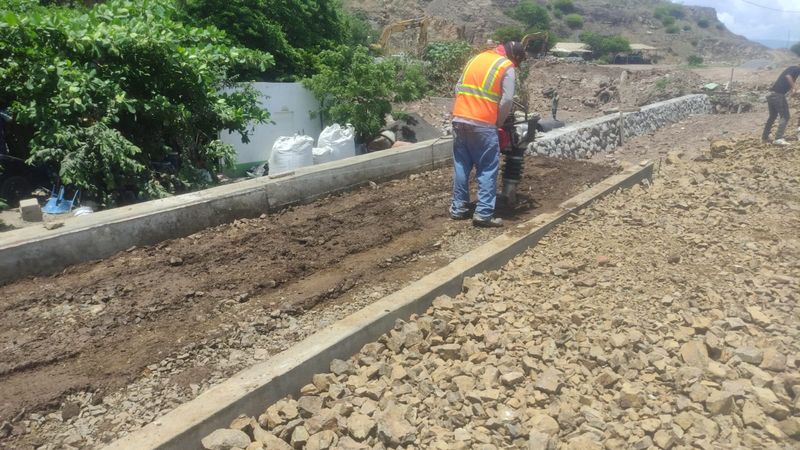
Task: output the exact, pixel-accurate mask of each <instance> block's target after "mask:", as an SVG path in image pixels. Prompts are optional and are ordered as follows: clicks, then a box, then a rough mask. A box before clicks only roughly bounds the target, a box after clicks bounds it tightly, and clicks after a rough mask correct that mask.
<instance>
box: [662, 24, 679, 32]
mask: <svg viewBox="0 0 800 450" xmlns="http://www.w3.org/2000/svg"><path fill="white" fill-rule="evenodd" d="M664 31H666V32H667V34H678V33H680V32H681V29H680V28H679V27H678V26H677V25H670V26H668V27H667V28H665V29H664Z"/></svg>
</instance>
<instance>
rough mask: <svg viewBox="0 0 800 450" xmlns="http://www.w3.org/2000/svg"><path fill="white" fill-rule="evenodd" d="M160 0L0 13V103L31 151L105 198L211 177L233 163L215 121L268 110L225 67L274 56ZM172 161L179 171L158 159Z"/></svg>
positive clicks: (244, 122) (28, 5) (34, 158)
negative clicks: (194, 21) (232, 40)
mask: <svg viewBox="0 0 800 450" xmlns="http://www.w3.org/2000/svg"><path fill="white" fill-rule="evenodd" d="M175 17H176V10H175V8H174V7H173V5H172V4H171V3H170V2H169V1H168V0H149V1H148V0H109V1H108V2H106V3H104V4H98V5H96V6H94V7H92V8H91V9H83V8H81V9H68V8H60V7H40V6H38V5H37V4H36V1H35V0H15V4H14V9H13V10H12V11H8V12H6V13H5V14H4V15H2V16H0V32H2V35H3V39H2V40H0V104H5V105H11V107H10V109H11V112H12V113H13V115H14V117H15V121H16V124H17V126H18V127H22V128H24V129H25V130H23V132H21V133H20V134H21V135H30V136H32V138H31V139H30V140H29V141H28V142H27V148H28V149H29V156H30V157H29V160H30V162H32V163H43V164H46V165H49V166H50V167H52V168H55V169H56V170H57V171H58V173H59V175H60V177H61V180H62V182H64V183H66V184H72V185H75V186H76V187H79V188H82V189H84V190H86V191H89V192H91V193H93V194H94V195H95V196H96V197H97V198H98V200H99V201H101V202H102V203H104V204H113V203H115V202H116V201H118V200H119V199H120V198H121V196H122V195H123V194H124V193H125V191H133V192H134V194H135V195H138V196H142V197H148V196H152V194H153V193H158V194H159V195H163V194H166V193H170V192H176V191H180V190H183V189H186V188H188V187H190V186H192V185H193V184H194V183H201V184H207V183H208V182H210V181H211V180H209V179H208V178H209V177H208V176H207V175H204V176H203V175H202V174H203V173H204V172H203V171H210V172H214V171H217V170H219V169H220V168H221V167H222V166H223V165H227V164H230V163H231V162H232V158H233V156H234V150H233V148H232V147H231V146H229V145H224V144H222V143H221V142H219V141H218V140H217V139H218V134H219V132H220V131H221V130H223V129H228V130H232V131H237V132H239V133H241V134H242V136H243V138H245V139H246V137H247V129H248V128H247V126H248V123H249V122H263V121H265V120H267V119H268V117H269V115H268V113H266V112H265V111H262V110H261V109H260V108H259V105H258V96H257V94H256V93H255V91H254V90H252V89H242V90H238V91H237V92H232V93H224V92H222V91H221V89H222V88H224V87H226V86H230V85H231V82H232V78H231V77H232V75H233V74H236V73H242V72H247V71H263V70H264V69H266V68H267V67H269V66H270V65H271V64H272V58H271V57H270V56H269V55H267V54H265V53H261V52H256V51H251V50H247V49H239V48H231V47H230V46H229V45H228V41H227V39H226V37H225V35H224V33H222V32H221V31H219V30H217V29H214V28H194V27H190V26H185V25H184V24H182V23H181V22H178V21H176V20H175ZM168 158H172V159H173V160H178V161H180V163H179V164H177V165H178V166H179V170H174V167H165V166H164V165H158V164H155V163H158V162H161V161H164V160H165V159H168Z"/></svg>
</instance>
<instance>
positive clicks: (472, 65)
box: [453, 50, 513, 124]
mask: <svg viewBox="0 0 800 450" xmlns="http://www.w3.org/2000/svg"><path fill="white" fill-rule="evenodd" d="M512 65H513V63H512V62H511V60H509V59H508V58H506V57H505V56H502V55H500V54H498V53H497V52H496V51H494V50H489V51H485V52H483V53H481V54H479V55H477V56H476V57H474V58H472V59H471V60H470V61H469V62H468V63H467V67H466V68H465V69H464V74H463V76H462V77H461V83H460V84H458V85H457V86H456V103H455V106H454V107H453V116H455V117H461V118H464V119H471V120H477V121H479V122H484V123H490V124H495V123H497V115H498V114H499V110H500V106H499V105H500V99H501V97H502V94H503V92H502V83H503V76H504V75H505V73H506V71H508V68H509V67H511V66H512Z"/></svg>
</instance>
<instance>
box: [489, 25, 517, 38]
mask: <svg viewBox="0 0 800 450" xmlns="http://www.w3.org/2000/svg"><path fill="white" fill-rule="evenodd" d="M523 36H525V32H524V31H523V30H522V28H520V27H517V26H514V25H506V26H503V27H500V28H498V29H497V30H496V31H495V32H494V34H493V35H492V39H494V40H495V41H496V42H508V41H520V40H522V37H523Z"/></svg>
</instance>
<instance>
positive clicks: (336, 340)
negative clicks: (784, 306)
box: [106, 163, 653, 450]
mask: <svg viewBox="0 0 800 450" xmlns="http://www.w3.org/2000/svg"><path fill="white" fill-rule="evenodd" d="M652 176H653V164H652V163H649V164H647V165H645V166H644V167H634V168H630V169H628V170H626V171H624V172H622V173H620V174H618V175H614V176H611V177H609V178H607V179H606V180H604V181H602V182H600V183H599V184H597V185H595V186H593V187H592V188H590V189H588V190H587V191H584V192H583V193H581V194H578V195H576V196H575V197H572V198H571V199H569V200H567V201H565V202H564V203H562V204H561V210H560V211H558V212H555V213H550V214H541V215H539V216H536V217H534V218H533V219H531V220H529V221H527V222H525V223H524V224H521V225H519V226H518V227H515V228H513V229H511V230H509V231H508V232H507V233H505V234H503V235H500V236H498V237H496V238H494V239H492V240H491V241H489V242H488V243H486V244H484V245H482V246H480V247H478V248H477V249H475V250H473V251H471V252H469V253H467V254H465V255H463V256H462V257H460V258H458V259H456V260H455V261H453V262H452V263H450V264H449V265H447V266H446V267H443V268H441V269H439V270H437V271H435V272H433V273H431V274H430V275H427V276H425V277H424V278H422V279H420V280H419V281H417V282H415V283H413V284H411V285H410V286H408V287H406V288H404V289H402V290H400V291H397V292H395V293H393V294H391V295H388V296H386V297H384V298H383V299H381V300H379V301H377V302H375V303H373V304H371V305H369V306H367V307H365V308H363V309H361V310H360V311H358V312H356V313H353V314H352V315H350V316H348V317H346V318H344V319H342V320H340V321H338V322H336V323H335V324H333V325H331V326H329V327H327V328H325V329H323V330H322V331H320V332H318V333H316V334H314V335H312V336H310V337H308V338H306V339H304V340H303V341H301V342H299V343H297V344H296V345H294V346H292V347H291V348H289V349H287V350H286V351H284V352H282V353H279V354H278V355H276V356H275V357H273V358H271V359H269V360H267V361H265V362H262V363H259V364H256V365H254V366H252V367H250V368H248V369H245V370H243V371H241V372H239V373H238V374H236V375H234V376H233V377H232V378H230V379H228V380H227V381H225V382H223V383H222V384H220V385H217V386H215V387H213V388H211V389H209V390H208V391H206V392H205V393H203V394H201V395H200V396H199V397H197V398H196V399H194V400H192V401H190V402H188V403H185V404H183V405H181V406H179V407H177V408H175V409H174V410H172V411H171V412H169V413H167V414H166V415H164V416H162V417H160V418H159V419H156V420H155V421H154V422H152V423H150V424H149V425H147V426H145V427H144V428H142V429H140V430H138V431H135V432H133V433H132V434H130V435H128V436H126V437H123V438H121V439H119V440H117V441H115V442H113V443H111V444H110V445H108V446H107V447H106V450H128V449H134V448H135V449H141V450H146V449H163V450H167V449H170V450H172V449H175V450H189V449H192V450H193V449H197V448H199V447H200V444H199V442H200V440H201V439H202V438H203V437H205V436H206V435H208V434H209V433H211V432H212V431H213V430H215V429H217V428H224V427H227V426H228V425H229V424H230V422H231V421H232V420H233V419H234V418H236V417H237V416H238V415H239V414H248V415H258V414H260V413H261V412H263V411H264V409H266V407H267V406H268V405H269V404H271V403H274V402H275V401H277V400H279V399H281V398H283V397H285V396H286V395H295V394H297V393H298V392H299V391H300V389H301V387H302V386H304V385H305V384H307V383H309V382H310V381H311V377H312V376H313V375H314V374H316V373H323V372H328V371H329V366H330V362H331V361H332V360H333V359H336V358H339V359H347V358H349V357H350V356H352V355H353V354H355V353H357V352H358V351H359V350H360V349H361V347H363V346H364V345H365V344H367V343H369V342H372V341H374V340H375V339H377V338H378V337H379V336H381V335H382V334H384V333H386V332H387V331H388V330H390V329H391V328H392V327H393V325H394V323H395V320H396V319H398V318H400V319H407V318H408V317H410V316H411V315H412V314H422V313H424V312H425V311H426V310H427V309H428V308H429V307H430V305H431V303H432V302H433V299H435V298H436V297H438V296H440V295H450V296H455V295H457V294H458V293H459V292H461V289H462V285H463V281H464V278H466V277H469V276H472V275H475V274H477V273H480V272H483V271H488V270H495V269H498V268H500V267H502V266H503V265H504V264H506V263H507V262H508V261H510V260H511V259H512V258H514V257H515V256H517V255H519V254H521V253H522V252H524V251H525V250H526V249H528V248H529V247H532V246H534V245H536V243H538V242H539V240H540V239H542V237H544V236H545V235H546V234H547V233H548V232H550V230H552V229H553V228H554V227H555V226H557V225H558V224H560V223H562V222H564V221H565V220H567V219H568V218H569V217H570V216H572V215H573V214H574V213H576V212H577V211H579V210H581V209H583V208H585V207H587V206H588V205H590V204H591V203H592V202H594V201H595V200H598V199H600V198H603V197H605V196H606V195H608V194H610V193H612V192H615V191H617V190H620V189H625V188H628V187H631V186H634V185H636V184H638V183H640V182H642V181H643V180H645V179H652Z"/></svg>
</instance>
